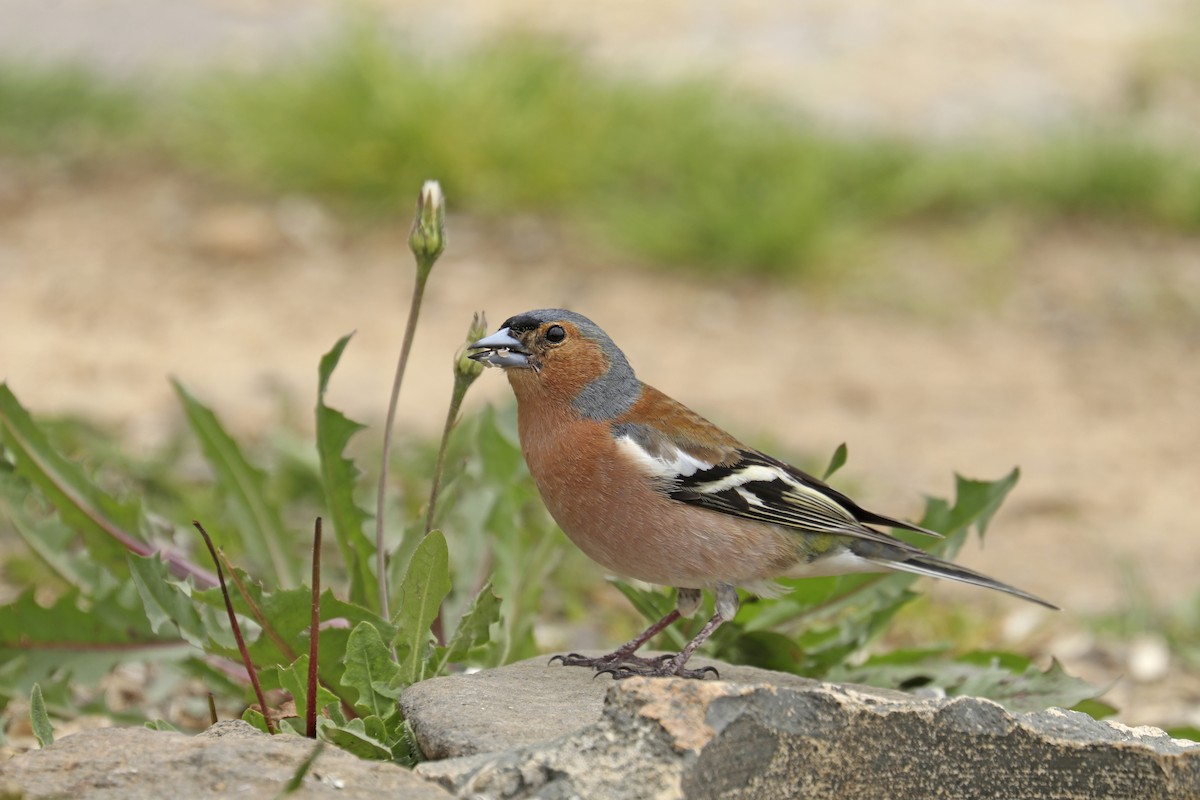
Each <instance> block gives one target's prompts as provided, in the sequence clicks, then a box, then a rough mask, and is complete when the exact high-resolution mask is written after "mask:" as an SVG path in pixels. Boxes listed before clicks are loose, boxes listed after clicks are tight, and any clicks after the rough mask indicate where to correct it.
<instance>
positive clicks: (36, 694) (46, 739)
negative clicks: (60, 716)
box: [29, 683, 54, 747]
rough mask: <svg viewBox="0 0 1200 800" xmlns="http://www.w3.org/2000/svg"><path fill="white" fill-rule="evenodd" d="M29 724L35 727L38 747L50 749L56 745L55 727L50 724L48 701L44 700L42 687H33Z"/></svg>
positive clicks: (36, 685)
mask: <svg viewBox="0 0 1200 800" xmlns="http://www.w3.org/2000/svg"><path fill="white" fill-rule="evenodd" d="M29 722H30V724H31V725H32V726H33V735H34V736H36V737H37V740H38V745H40V746H41V747H49V746H50V745H52V744H54V726H52V725H51V724H50V715H49V714H47V713H46V701H45V700H43V699H42V687H41V686H39V685H38V684H36V683H35V684H34V685H33V691H32V692H30V693H29Z"/></svg>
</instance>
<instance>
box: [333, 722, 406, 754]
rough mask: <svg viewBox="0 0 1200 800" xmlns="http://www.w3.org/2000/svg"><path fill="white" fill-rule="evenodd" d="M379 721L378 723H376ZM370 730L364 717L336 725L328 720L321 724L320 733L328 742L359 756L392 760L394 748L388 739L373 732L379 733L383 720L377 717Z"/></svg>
mask: <svg viewBox="0 0 1200 800" xmlns="http://www.w3.org/2000/svg"><path fill="white" fill-rule="evenodd" d="M375 722H378V724H375ZM375 722H373V723H372V725H371V728H370V730H368V727H367V724H366V722H365V721H364V720H363V719H361V718H360V719H352V720H350V721H349V722H347V723H346V724H345V725H335V724H333V723H332V722H328V721H326V722H325V723H324V724H322V725H321V726H320V735H321V736H322V737H323V738H324V739H325V740H326V741H328V742H331V743H333V744H335V745H337V746H338V747H340V748H342V749H343V750H345V751H346V752H348V753H352V754H354V755H356V756H358V757H359V758H368V759H371V760H374V761H390V760H391V759H392V750H391V748H390V747H388V746H387V743H386V741H384V740H383V739H380V738H377V737H376V736H374V735H372V732H375V733H378V732H379V731H380V727H379V726H380V725H382V724H383V723H382V721H379V720H378V718H375Z"/></svg>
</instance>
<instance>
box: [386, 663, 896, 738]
mask: <svg viewBox="0 0 1200 800" xmlns="http://www.w3.org/2000/svg"><path fill="white" fill-rule="evenodd" d="M650 655H654V653H650ZM547 660H548V659H546V658H545V657H541V656H539V657H537V658H532V659H529V660H527V661H520V662H517V663H516V664H509V665H508V666H506V667H502V668H500V669H490V670H484V671H482V672H477V673H474V674H472V675H451V676H449V677H446V678H435V679H433V680H429V681H423V682H421V683H418V684H416V685H414V686H411V687H409V688H408V689H407V690H405V692H404V694H403V695H401V697H400V708H401V710H402V711H403V712H404V717H405V719H407V720H408V721H409V724H411V725H412V728H413V732H414V733H415V734H416V736H417V742H418V743H419V744H420V745H421V752H422V753H424V754H425V757H426V758H428V759H442V758H453V757H455V756H469V755H474V754H476V753H488V752H492V751H495V750H508V749H511V748H514V747H520V746H523V745H530V744H536V743H538V742H544V741H547V740H549V739H554V738H556V737H558V736H562V735H563V734H567V733H571V732H572V731H575V730H578V729H579V728H582V727H583V726H585V725H590V724H592V723H594V722H596V721H597V720H598V719H600V715H601V712H602V711H603V707H604V697H605V694H606V692H607V691H608V689H609V688H610V687H611V686H612V685H613V680H612V678H609V677H607V676H605V675H598V676H593V673H592V672H591V671H590V670H587V669H581V668H579V667H563V666H561V665H559V664H555V665H550V666H548V665H547V663H546V662H547ZM692 664H693V665H695V666H698V667H700V666H706V665H711V666H715V667H717V669H719V670H720V673H721V677H722V678H725V679H727V680H730V681H733V682H735V683H771V684H774V685H776V686H789V687H796V688H800V687H808V686H817V685H819V684H818V682H817V681H814V680H811V679H809V678H801V677H799V676H797V675H788V674H785V673H781V672H771V671H769V670H763V669H758V668H756V667H735V666H732V665H730V664H726V663H724V662H721V661H713V660H711V659H705V658H699V657H697V658H695V659H693V661H692ZM868 691H871V692H878V693H879V694H880V696H888V695H894V696H896V697H907V695H901V694H897V693H894V692H887V691H886V690H883V689H870V690H868Z"/></svg>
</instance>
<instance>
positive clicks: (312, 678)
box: [304, 517, 321, 739]
mask: <svg viewBox="0 0 1200 800" xmlns="http://www.w3.org/2000/svg"><path fill="white" fill-rule="evenodd" d="M320 627H321V518H320V517H317V521H316V524H315V525H314V526H313V555H312V622H311V623H310V625H309V636H308V707H307V709H306V712H307V713H306V714H305V726H304V733H305V735H306V736H308V738H310V739H315V738H317V653H318V652H319V650H320V648H319V647H318V644H319V636H320Z"/></svg>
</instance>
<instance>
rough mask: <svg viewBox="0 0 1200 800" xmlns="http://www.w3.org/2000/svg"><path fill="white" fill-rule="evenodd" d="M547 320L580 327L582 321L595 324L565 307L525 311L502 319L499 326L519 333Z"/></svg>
mask: <svg viewBox="0 0 1200 800" xmlns="http://www.w3.org/2000/svg"><path fill="white" fill-rule="evenodd" d="M547 322H570V323H573V324H575V326H576V327H582V326H581V325H580V323H581V322H582V323H585V324H586V325H588V326H590V327H592V328H595V324H594V323H592V321H591V320H589V319H588V318H587V317H584V316H583V315H581V314H576V313H575V312H574V311H567V310H566V309H565V308H541V309H538V310H536V311H526V312H525V313H524V314H517V315H516V316H513V317H509V318H508V319H506V320H504V322H502V323H501V324H500V327H501V328H508V329H509V330H510V331H515V332H517V333H521V332H524V331H532V330H537V329H538V327H540V326H542V325H545V324H546V323H547ZM597 330H598V329H597Z"/></svg>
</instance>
